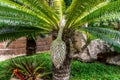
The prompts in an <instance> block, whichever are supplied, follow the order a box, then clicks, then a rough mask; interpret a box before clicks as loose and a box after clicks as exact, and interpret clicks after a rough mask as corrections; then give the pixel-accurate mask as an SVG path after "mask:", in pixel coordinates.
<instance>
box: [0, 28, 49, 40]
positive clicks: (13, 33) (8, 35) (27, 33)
mask: <svg viewBox="0 0 120 80" xmlns="http://www.w3.org/2000/svg"><path fill="white" fill-rule="evenodd" d="M45 33H48V32H46V31H43V30H39V29H37V28H28V29H26V28H24V27H23V28H17V29H16V28H14V27H13V28H9V27H8V28H2V29H0V41H6V40H14V39H17V38H19V37H28V38H29V37H33V38H34V37H36V36H37V35H39V34H44V35H45Z"/></svg>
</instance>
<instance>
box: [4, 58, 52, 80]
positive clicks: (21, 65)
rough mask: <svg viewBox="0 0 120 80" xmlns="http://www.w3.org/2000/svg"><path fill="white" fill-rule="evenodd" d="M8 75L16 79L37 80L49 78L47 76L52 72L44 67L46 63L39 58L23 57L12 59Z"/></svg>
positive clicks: (8, 67)
mask: <svg viewBox="0 0 120 80" xmlns="http://www.w3.org/2000/svg"><path fill="white" fill-rule="evenodd" d="M6 68H7V69H8V74H12V76H11V77H16V78H19V79H21V80H36V79H37V78H49V77H48V76H47V75H48V74H50V72H48V71H47V69H46V68H45V67H44V61H41V60H40V59H39V57H37V56H35V57H34V59H33V58H32V57H27V58H26V57H21V58H15V59H11V60H10V63H9V65H8V66H7V67H6Z"/></svg>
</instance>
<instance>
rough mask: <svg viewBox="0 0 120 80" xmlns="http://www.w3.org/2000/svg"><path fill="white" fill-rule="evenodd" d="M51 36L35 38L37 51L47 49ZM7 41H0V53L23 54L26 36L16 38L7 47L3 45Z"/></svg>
mask: <svg viewBox="0 0 120 80" xmlns="http://www.w3.org/2000/svg"><path fill="white" fill-rule="evenodd" d="M51 40H52V38H51V37H50V36H49V37H47V38H40V37H38V39H37V40H36V43H37V49H36V51H37V52H41V51H47V50H49V47H50V43H51ZM6 44H7V42H1V43H0V54H16V55H17V54H24V53H26V38H25V37H21V38H19V39H17V40H14V41H13V42H12V43H11V44H10V45H9V46H8V47H7V48H5V45H6Z"/></svg>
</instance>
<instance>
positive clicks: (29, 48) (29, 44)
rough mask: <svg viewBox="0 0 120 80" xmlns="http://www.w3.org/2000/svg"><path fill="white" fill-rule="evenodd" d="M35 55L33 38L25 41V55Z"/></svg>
mask: <svg viewBox="0 0 120 80" xmlns="http://www.w3.org/2000/svg"><path fill="white" fill-rule="evenodd" d="M35 53H36V41H35V40H34V39H33V38H29V39H28V38H27V39H26V55H27V56H29V55H33V54H35Z"/></svg>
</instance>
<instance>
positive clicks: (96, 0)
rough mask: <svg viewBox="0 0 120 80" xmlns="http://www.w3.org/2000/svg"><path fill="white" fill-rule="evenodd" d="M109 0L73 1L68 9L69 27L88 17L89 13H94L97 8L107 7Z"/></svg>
mask: <svg viewBox="0 0 120 80" xmlns="http://www.w3.org/2000/svg"><path fill="white" fill-rule="evenodd" d="M106 1H107V0H73V1H72V3H71V5H70V6H69V7H68V9H67V11H66V13H67V14H68V15H67V19H68V21H67V25H66V26H67V27H69V26H72V25H73V24H74V23H76V22H77V20H79V19H81V18H82V17H83V16H86V15H87V14H88V12H93V11H95V10H96V8H97V7H101V5H105V3H106Z"/></svg>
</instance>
